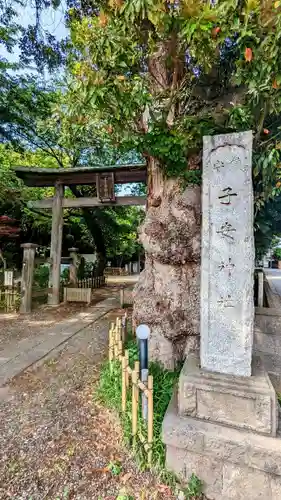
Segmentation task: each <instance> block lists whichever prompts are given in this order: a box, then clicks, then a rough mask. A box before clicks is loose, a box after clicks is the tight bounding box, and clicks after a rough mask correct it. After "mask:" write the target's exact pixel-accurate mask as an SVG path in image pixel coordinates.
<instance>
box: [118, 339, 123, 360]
mask: <svg viewBox="0 0 281 500" xmlns="http://www.w3.org/2000/svg"><path fill="white" fill-rule="evenodd" d="M122 356H123V343H122V340H119V342H118V358H119V359H120V357H122Z"/></svg>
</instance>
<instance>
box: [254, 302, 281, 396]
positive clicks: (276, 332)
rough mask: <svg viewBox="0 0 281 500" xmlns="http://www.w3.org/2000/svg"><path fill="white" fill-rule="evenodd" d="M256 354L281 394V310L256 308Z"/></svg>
mask: <svg viewBox="0 0 281 500" xmlns="http://www.w3.org/2000/svg"><path fill="white" fill-rule="evenodd" d="M254 352H255V353H256V354H259V355H260V356H261V357H262V359H263V362H264V366H265V369H266V371H267V372H268V374H269V376H270V378H271V381H272V383H273V385H274V387H275V389H276V390H277V391H278V392H281V310H279V309H271V308H265V307H258V308H256V317H255V332H254Z"/></svg>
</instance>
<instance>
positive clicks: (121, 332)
mask: <svg viewBox="0 0 281 500" xmlns="http://www.w3.org/2000/svg"><path fill="white" fill-rule="evenodd" d="M125 341H126V321H125V322H123V324H122V321H121V320H120V318H117V319H116V323H112V324H111V328H110V330H109V362H110V366H111V367H112V363H113V361H116V360H118V361H120V363H121V367H122V370H121V373H122V412H123V413H124V412H125V411H126V409H127V399H128V394H129V391H130V390H131V391H132V407H131V411H132V413H131V422H132V438H133V443H135V442H136V438H138V439H139V441H140V442H141V443H142V445H143V447H144V450H145V451H146V453H147V462H148V465H151V463H152V441H153V377H152V375H149V376H148V380H147V386H146V385H145V384H144V383H143V382H142V381H141V380H140V378H139V375H140V363H139V361H135V364H134V368H131V367H130V366H129V351H128V350H126V349H124V344H125ZM140 392H142V393H144V395H145V397H146V398H147V406H148V415H147V422H146V424H147V437H146V436H144V435H143V434H142V433H141V429H140V425H139V414H140V413H139V400H140Z"/></svg>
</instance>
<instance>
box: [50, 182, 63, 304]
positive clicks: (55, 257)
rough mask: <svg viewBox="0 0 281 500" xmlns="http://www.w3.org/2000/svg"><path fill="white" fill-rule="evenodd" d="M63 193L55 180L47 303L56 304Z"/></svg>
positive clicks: (57, 302)
mask: <svg viewBox="0 0 281 500" xmlns="http://www.w3.org/2000/svg"><path fill="white" fill-rule="evenodd" d="M63 195H64V186H63V185H62V184H60V183H59V182H57V183H56V184H55V195H54V198H53V205H52V233H51V252H50V264H51V266H50V277H49V293H48V304H49V305H51V306H57V305H59V303H60V265H61V249H62V232H63V207H62V202H63Z"/></svg>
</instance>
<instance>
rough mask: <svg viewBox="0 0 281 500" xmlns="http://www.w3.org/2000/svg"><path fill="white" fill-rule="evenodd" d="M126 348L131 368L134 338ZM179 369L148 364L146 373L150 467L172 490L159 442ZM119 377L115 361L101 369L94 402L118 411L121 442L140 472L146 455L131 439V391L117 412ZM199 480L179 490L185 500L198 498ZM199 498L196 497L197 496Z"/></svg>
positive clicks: (135, 354)
mask: <svg viewBox="0 0 281 500" xmlns="http://www.w3.org/2000/svg"><path fill="white" fill-rule="evenodd" d="M126 348H127V349H128V351H129V364H130V366H131V367H133V365H134V362H135V361H137V360H138V359H139V357H138V347H137V344H136V342H135V340H134V339H131V340H129V341H128V343H127V345H126ZM179 372H180V369H178V370H176V371H175V372H171V371H168V370H166V369H164V368H163V366H162V365H161V364H159V363H155V362H151V363H150V364H149V374H150V375H153V405H154V412H153V417H154V418H153V444H152V467H153V469H154V470H155V472H156V473H157V475H158V476H159V479H160V480H161V481H162V483H165V484H167V485H169V486H170V487H171V488H172V489H176V488H178V487H179V483H178V480H177V478H176V476H175V475H174V474H173V473H172V472H170V471H168V470H167V469H166V468H165V446H164V444H163V442H162V439H161V430H162V422H163V419H164V415H165V412H166V409H167V406H168V404H169V402H170V400H171V397H172V393H173V390H174V387H175V384H176V382H177V381H178V377H179ZM121 394H122V378H121V365H120V363H119V362H118V361H115V362H114V363H113V364H112V369H111V370H110V365H109V362H106V363H105V364H104V365H103V366H102V369H101V374H100V382H99V387H98V392H97V397H98V399H99V400H100V401H101V402H102V403H103V404H104V405H105V406H106V407H108V408H110V409H112V410H115V411H117V412H118V414H119V417H120V421H121V425H122V429H123V436H124V441H125V443H126V444H127V445H129V446H131V447H132V448H133V452H134V456H135V459H136V461H137V463H138V465H139V467H140V468H141V469H145V468H147V455H146V452H145V450H144V448H143V446H142V444H141V443H140V442H138V439H137V438H136V441H135V442H132V437H131V425H132V424H131V407H132V400H131V391H128V396H129V397H128V399H127V408H126V412H124V413H123V412H122V411H121V404H122V400H121ZM138 422H139V423H138V425H139V427H140V430H141V433H142V435H144V436H146V424H145V423H144V422H143V420H142V418H141V404H140V405H139V421H138ZM201 488H202V483H201V481H200V480H199V479H198V478H197V477H196V476H195V475H192V477H191V478H190V481H189V483H188V485H187V487H186V488H184V489H182V492H183V493H184V495H185V498H186V499H193V498H196V495H200V493H201ZM197 498H199V497H197Z"/></svg>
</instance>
